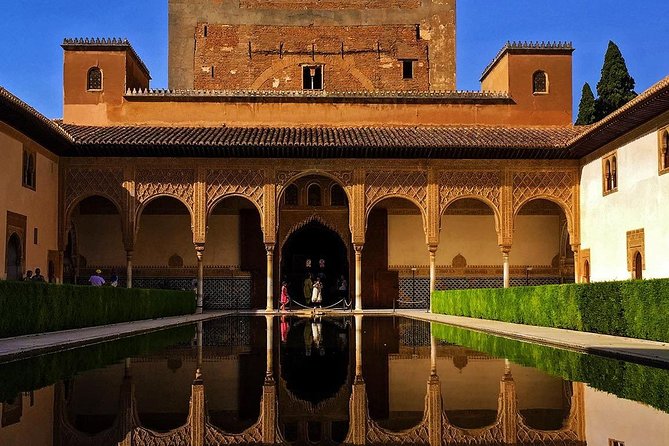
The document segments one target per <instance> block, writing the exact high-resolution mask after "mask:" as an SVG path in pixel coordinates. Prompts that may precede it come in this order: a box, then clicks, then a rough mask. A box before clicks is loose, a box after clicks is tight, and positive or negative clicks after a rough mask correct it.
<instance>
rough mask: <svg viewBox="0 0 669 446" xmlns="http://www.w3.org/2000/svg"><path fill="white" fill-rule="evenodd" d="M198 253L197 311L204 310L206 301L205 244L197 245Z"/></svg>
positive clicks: (196, 251) (196, 250)
mask: <svg viewBox="0 0 669 446" xmlns="http://www.w3.org/2000/svg"><path fill="white" fill-rule="evenodd" d="M195 253H196V255H197V310H196V311H197V312H198V313H201V312H202V304H203V302H204V263H203V262H202V256H203V255H204V246H203V245H197V246H196V247H195Z"/></svg>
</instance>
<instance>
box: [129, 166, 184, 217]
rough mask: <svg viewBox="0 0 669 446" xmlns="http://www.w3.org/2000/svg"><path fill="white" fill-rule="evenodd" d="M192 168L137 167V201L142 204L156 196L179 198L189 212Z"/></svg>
mask: <svg viewBox="0 0 669 446" xmlns="http://www.w3.org/2000/svg"><path fill="white" fill-rule="evenodd" d="M194 182H195V170H194V169H138V170H137V174H136V183H137V201H138V202H139V203H140V204H144V203H146V202H147V201H149V200H151V199H152V198H154V197H156V196H161V195H167V196H170V197H174V198H177V199H179V200H181V201H182V202H183V203H184V204H185V205H186V206H187V207H188V210H189V211H190V212H193V207H194V200H195V198H194V196H193V195H194V186H193V183H194Z"/></svg>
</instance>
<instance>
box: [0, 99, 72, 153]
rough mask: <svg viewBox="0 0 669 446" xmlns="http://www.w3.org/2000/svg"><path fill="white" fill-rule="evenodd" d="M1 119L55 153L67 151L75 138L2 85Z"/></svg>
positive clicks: (0, 100)
mask: <svg viewBox="0 0 669 446" xmlns="http://www.w3.org/2000/svg"><path fill="white" fill-rule="evenodd" d="M0 121H1V122H5V123H7V124H9V125H10V126H12V127H14V128H15V129H17V130H19V131H20V132H22V133H24V134H26V135H28V136H29V137H31V138H32V139H34V140H35V141H37V142H38V143H39V144H41V145H43V146H45V147H46V148H47V149H49V150H52V151H53V152H54V153H57V154H61V153H65V152H66V151H67V149H68V148H69V147H70V146H71V145H72V143H73V142H74V140H73V138H72V137H71V136H70V135H69V134H68V133H67V132H66V131H65V130H64V129H62V128H61V127H60V126H58V125H57V124H56V123H55V122H53V121H51V120H50V119H48V118H47V117H46V116H44V115H43V114H41V113H40V112H38V111H37V110H35V109H34V108H32V107H31V106H30V105H28V104H26V103H25V102H23V101H22V100H21V99H19V98H18V97H16V96H14V95H13V94H12V93H10V92H9V91H8V90H6V89H5V88H3V87H0Z"/></svg>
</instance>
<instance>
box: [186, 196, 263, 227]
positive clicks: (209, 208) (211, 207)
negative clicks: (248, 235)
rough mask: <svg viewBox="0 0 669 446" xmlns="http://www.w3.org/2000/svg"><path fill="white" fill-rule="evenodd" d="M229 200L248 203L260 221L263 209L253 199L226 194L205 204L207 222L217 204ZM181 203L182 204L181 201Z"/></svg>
mask: <svg viewBox="0 0 669 446" xmlns="http://www.w3.org/2000/svg"><path fill="white" fill-rule="evenodd" d="M229 198H242V199H244V200H246V201H248V202H249V203H251V204H252V205H253V206H254V207H255V208H256V210H257V211H258V214H260V217H261V219H262V217H263V209H262V206H261V205H260V204H259V203H257V202H256V201H255V200H254V199H253V198H251V197H249V196H248V195H244V194H241V193H237V192H234V193H228V194H221V195H219V196H217V197H216V198H214V199H213V200H211V202H209V203H207V221H209V217H211V214H212V212H214V209H216V206H218V205H219V204H221V202H223V201H225V200H227V199H229ZM182 203H183V201H182ZM184 205H185V203H184ZM186 207H188V206H186Z"/></svg>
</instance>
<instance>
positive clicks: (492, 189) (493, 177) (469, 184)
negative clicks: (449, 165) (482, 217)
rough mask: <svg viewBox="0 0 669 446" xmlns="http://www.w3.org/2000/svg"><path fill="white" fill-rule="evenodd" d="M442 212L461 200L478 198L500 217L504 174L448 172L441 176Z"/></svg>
mask: <svg viewBox="0 0 669 446" xmlns="http://www.w3.org/2000/svg"><path fill="white" fill-rule="evenodd" d="M439 186H440V194H439V197H440V212H441V213H443V212H444V211H445V210H446V208H447V207H448V205H449V204H451V203H452V202H453V201H454V200H457V199H459V198H478V199H480V200H482V201H485V202H486V203H487V204H488V205H492V206H493V211H494V212H495V213H496V214H497V215H499V209H500V200H501V193H502V192H501V190H500V188H501V186H502V173H501V172H500V171H485V170H484V171H462V170H461V171H447V172H441V173H440V175H439Z"/></svg>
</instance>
